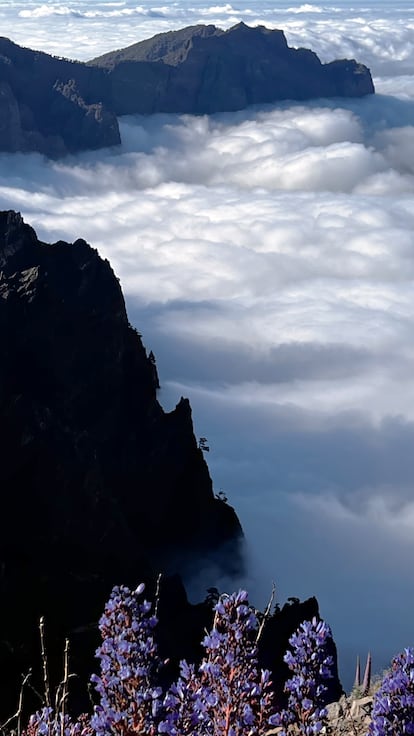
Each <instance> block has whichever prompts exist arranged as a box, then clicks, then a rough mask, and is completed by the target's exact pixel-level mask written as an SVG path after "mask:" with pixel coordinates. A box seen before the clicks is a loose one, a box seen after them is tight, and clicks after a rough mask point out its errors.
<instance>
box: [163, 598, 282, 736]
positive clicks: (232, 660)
mask: <svg viewBox="0 0 414 736" xmlns="http://www.w3.org/2000/svg"><path fill="white" fill-rule="evenodd" d="M214 610H215V614H216V615H215V619H214V625H213V629H212V630H211V632H210V633H209V634H208V635H207V636H206V637H205V638H204V640H203V645H204V647H205V650H206V655H205V657H204V658H203V660H202V662H201V665H200V667H199V668H198V670H195V668H194V667H193V666H190V665H188V664H187V663H186V662H182V663H181V676H180V678H179V680H178V681H177V682H176V683H175V684H174V685H173V686H172V687H171V688H170V690H169V692H168V693H167V695H166V697H165V699H164V718H163V720H162V721H161V722H160V725H159V728H158V730H159V733H165V734H168V736H189V735H190V734H194V735H196V734H202V735H203V736H245V734H249V736H260V735H261V734H264V733H265V732H266V731H267V730H268V722H269V716H270V713H271V695H270V691H269V690H270V680H269V673H268V672H267V671H262V672H261V673H260V674H259V672H258V667H257V646H256V634H257V629H258V621H257V617H256V615H255V613H254V611H253V609H252V608H251V607H250V606H249V604H248V600H247V593H246V592H245V591H239V592H238V593H233V594H232V595H225V596H221V598H220V600H219V601H218V603H217V605H216V606H215V608H214Z"/></svg>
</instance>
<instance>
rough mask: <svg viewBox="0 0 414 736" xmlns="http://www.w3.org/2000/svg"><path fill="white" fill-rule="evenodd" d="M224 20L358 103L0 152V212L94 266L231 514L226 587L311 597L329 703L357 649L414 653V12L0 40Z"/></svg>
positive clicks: (85, 48) (174, 11) (263, 15)
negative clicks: (263, 34) (69, 245)
mask: <svg viewBox="0 0 414 736" xmlns="http://www.w3.org/2000/svg"><path fill="white" fill-rule="evenodd" d="M239 20H244V21H245V22H247V23H249V24H252V25H254V24H256V23H266V24H267V25H269V26H271V27H281V28H284V29H285V31H286V35H287V38H288V41H289V43H290V44H291V45H295V46H299V45H302V46H310V47H312V48H313V49H314V50H315V51H317V52H318V53H319V54H320V56H321V58H322V59H323V60H330V59H332V58H335V57H337V58H342V57H344V56H348V57H349V56H351V57H356V58H357V59H358V60H359V61H361V62H364V63H367V64H368V65H369V66H370V67H371V70H372V72H373V75H374V80H375V83H376V86H377V90H378V92H379V94H377V95H376V96H375V97H370V98H366V99H363V100H348V101H345V100H339V99H336V100H331V101H327V100H317V101H314V102H312V103H307V104H298V103H283V104H279V105H274V106H265V107H262V108H251V109H249V110H246V111H242V112H238V113H232V114H221V115H215V116H212V117H206V116H202V117H197V118H195V117H191V116H178V115H176V116H174V115H157V116H154V117H151V118H143V117H128V118H123V119H122V120H121V121H120V124H121V134H122V139H123V145H122V147H121V148H120V149H116V150H105V151H101V152H97V153H85V154H82V155H79V156H76V157H68V158H66V159H64V160H62V161H59V162H51V161H47V160H45V159H44V158H43V157H41V156H39V155H37V154H31V155H20V154H17V155H6V154H2V155H0V207H1V208H2V209H6V208H13V209H18V210H20V211H21V212H22V213H23V215H24V217H25V219H26V221H27V222H29V223H31V224H32V225H33V226H34V227H35V228H36V230H37V232H38V235H39V237H41V238H42V239H43V240H45V241H47V242H51V241H55V240H58V239H66V240H69V241H73V240H75V239H76V238H78V237H83V238H85V239H86V240H88V241H89V242H90V243H91V244H93V245H94V246H95V247H97V248H98V249H99V251H100V253H101V254H102V255H103V256H105V257H107V258H109V259H110V261H111V263H112V265H113V268H114V270H115V271H116V273H117V275H118V276H119V277H120V278H121V283H122V286H123V289H124V293H125V295H126V301H127V308H128V312H129V316H130V319H131V321H132V322H133V324H134V325H135V326H136V327H137V328H138V329H139V330H140V331H141V332H142V333H143V336H144V342H145V344H146V345H147V347H148V349H152V350H153V351H154V353H155V355H156V359H157V365H158V369H159V374H160V381H161V384H162V390H161V392H160V401H161V403H162V404H163V405H164V407H165V408H166V409H170V408H172V407H173V406H174V405H175V403H176V402H177V401H178V399H179V398H180V396H181V395H185V396H188V397H189V398H190V400H191V404H192V407H193V417H194V422H195V431H196V434H197V436H204V437H207V439H208V442H209V445H210V448H211V451H210V453H209V455H208V457H207V459H208V461H209V467H210V470H211V474H212V477H213V481H214V487H215V490H216V492H219V491H220V490H223V491H225V493H226V494H227V495H228V497H229V501H230V502H231V503H232V504H233V505H234V506H235V507H236V509H237V512H238V514H239V516H240V519H241V521H242V524H243V527H244V529H245V532H246V540H247V541H246V544H247V552H248V559H249V571H248V575H247V576H246V578H244V579H243V580H242V581H238V582H240V584H243V585H246V586H247V587H248V588H249V589H250V591H251V593H252V596H253V599H254V602H256V603H258V604H261V605H263V604H264V602H265V600H266V599H267V597H268V594H269V592H270V588H271V581H272V580H274V581H275V582H276V585H277V594H278V599H279V601H280V602H282V603H283V601H284V600H285V599H286V598H287V596H300V597H302V598H303V597H305V596H310V595H316V596H317V598H318V600H319V603H320V610H321V613H322V615H323V616H324V617H325V618H326V619H327V620H328V621H329V623H330V624H331V626H332V628H333V631H334V635H335V638H336V641H337V643H338V648H339V655H340V667H341V673H342V675H343V679H344V683H345V685H346V686H347V687H349V686H350V685H351V679H352V668H353V663H354V660H355V655H356V653H357V652H359V653H360V654H361V656H364V655H365V653H366V651H367V650H368V649H371V650H372V651H373V655H374V668H375V669H376V670H380V669H381V668H382V667H383V666H385V665H386V664H387V661H388V660H389V658H390V656H391V655H393V654H394V653H395V652H396V651H397V650H398V649H400V648H401V647H403V646H407V645H412V644H413V639H414V625H413V604H414V581H413V573H412V559H413V552H414V494H413V478H414V452H413V447H414V382H413V359H414V346H413V340H412V336H413V315H414V296H413V293H414V292H413V281H414V124H413V121H414V82H413V76H412V74H413V67H414V61H413V59H414V55H413V50H414V9H413V8H412V7H411V8H410V6H409V5H408V4H404V3H402V2H399V3H398V4H397V5H395V4H394V5H391V3H376V4H375V6H374V5H373V4H370V2H366V3H364V4H363V6H361V7H359V5H358V4H357V3H356V2H354V3H350V4H347V3H345V2H342V3H338V4H335V5H329V6H325V5H324V6H320V5H313V4H312V5H311V4H300V3H296V4H295V3H288V2H286V4H285V5H278V7H277V8H275V6H274V5H273V6H272V7H271V6H270V5H269V6H268V5H266V3H265V2H262V1H261V2H257V3H256V2H250V3H248V2H243V3H239V4H238V5H237V6H236V5H234V6H233V5H228V4H226V5H222V6H207V5H206V4H204V3H202V2H194V3H192V4H191V7H190V5H187V4H186V3H184V2H182V0H181V1H178V2H175V3H173V4H172V5H171V6H165V7H164V6H163V7H155V6H151V5H150V4H149V3H142V4H141V5H136V4H135V3H133V2H130V1H129V0H126V1H125V2H107V3H104V2H99V1H98V2H93V3H92V2H86V1H82V0H77V1H74V2H67V3H62V4H59V3H56V2H48V3H43V4H41V3H38V2H32V1H29V2H27V1H26V2H24V3H22V2H2V3H0V21H1V27H2V35H6V36H9V37H11V38H12V39H13V40H15V41H16V42H18V43H21V44H23V45H26V46H30V47H34V48H39V49H42V50H45V51H48V52H51V53H56V54H59V55H62V56H69V57H73V58H75V57H76V58H91V57H93V56H97V55H98V54H100V53H102V52H104V51H107V50H109V49H114V48H119V47H121V46H125V45H128V44H129V43H133V42H134V41H136V40H139V39H140V38H144V37H146V36H149V35H151V34H153V33H156V32H159V31H163V30H167V29H169V28H178V27H181V26H184V25H189V24H193V23H198V22H204V23H206V22H212V23H217V24H219V25H220V26H221V27H223V28H224V27H228V26H230V25H231V24H232V23H234V22H238V21H239ZM207 577H208V576H207ZM215 582H216V581H215V579H214V574H213V573H211V576H210V577H209V579H208V580H207V579H206V576H204V577H203V579H202V580H201V581H200V584H199V586H198V587H197V585H196V584H195V583H194V581H193V590H194V595H203V594H204V591H205V588H206V587H208V586H209V585H212V584H214V583H215ZM223 584H224V583H223Z"/></svg>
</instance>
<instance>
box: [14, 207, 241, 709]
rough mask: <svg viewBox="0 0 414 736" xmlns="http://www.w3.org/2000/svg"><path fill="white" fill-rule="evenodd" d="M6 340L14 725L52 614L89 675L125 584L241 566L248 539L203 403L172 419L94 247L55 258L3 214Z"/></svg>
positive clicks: (184, 404)
mask: <svg viewBox="0 0 414 736" xmlns="http://www.w3.org/2000/svg"><path fill="white" fill-rule="evenodd" d="M114 237H116V233H114ZM0 340H1V346H2V350H1V361H0V448H1V465H0V472H1V484H0V489H1V491H0V494H1V515H0V601H1V606H0V632H1V633H0V691H1V692H2V698H1V706H0V713H1V712H2V713H3V714H4V711H5V710H6V713H5V714H6V715H10V714H11V712H12V708H13V707H15V702H14V701H13V705H11V704H10V703H11V702H12V701H11V700H10V698H12V697H13V696H14V698H16V695H17V694H18V684H16V679H15V678H13V676H12V674H13V672H14V674H15V676H16V678H17V679H18V678H19V677H20V674H21V672H23V671H25V668H28V666H29V665H30V666H33V667H36V665H37V664H38V641H37V638H38V634H37V623H38V620H39V617H40V615H45V616H46V619H47V622H48V625H49V634H50V637H51V638H52V640H53V641H55V644H56V646H53V647H51V648H52V649H53V650H54V651H55V652H57V653H58V659H59V663H60V660H61V652H62V650H61V639H62V636H63V635H66V634H70V637H71V639H72V642H73V647H74V648H73V657H74V661H75V663H76V662H77V664H75V667H76V669H75V671H76V672H78V674H79V673H80V672H81V671H82V667H83V664H82V655H83V652H84V651H85V650H86V648H87V647H86V644H85V641H86V639H85V637H86V638H87V637H88V636H89V634H88V632H89V633H90V628H91V625H92V628H93V627H94V626H95V629H94V631H95V633H96V622H97V620H98V617H99V615H100V613H101V611H102V610H103V604H104V601H105V599H106V598H107V596H108V595H109V592H110V590H111V587H112V585H113V584H115V583H126V584H129V585H132V586H134V587H135V585H136V584H137V583H138V582H139V581H140V580H141V579H143V578H144V579H150V578H151V572H152V569H153V568H154V566H155V569H156V570H160V569H165V568H170V569H171V568H173V567H174V566H175V565H174V563H173V560H174V556H175V558H176V560H177V563H176V566H177V567H179V565H180V555H181V556H184V558H185V556H188V555H189V554H191V557H192V560H193V561H194V560H195V559H197V555H199V556H200V558H201V555H206V556H208V555H213V556H215V557H216V556H217V555H220V551H219V550H220V549H222V546H223V545H225V544H226V543H227V544H228V545H229V546H230V549H229V551H228V556H227V560H228V561H229V564H230V565H232V566H234V567H237V565H238V563H239V561H240V558H237V553H238V539H239V538H240V535H241V527H240V524H239V522H238V519H237V517H236V514H235V512H234V510H233V509H232V508H231V507H230V506H229V505H228V504H226V503H224V502H222V501H221V500H219V499H218V498H216V497H215V496H214V494H213V491H212V484H211V479H210V475H209V472H208V468H207V465H206V463H205V461H204V457H203V453H202V451H201V450H200V449H199V448H198V446H197V442H196V439H195V437H194V433H193V426H192V420H191V409H190V405H189V402H188V400H187V399H183V398H182V399H181V400H180V401H179V403H178V405H177V407H176V409H175V410H174V411H172V412H170V413H165V412H164V411H163V409H162V408H161V406H160V404H159V403H158V401H157V397H156V389H157V386H158V377H157V371H156V368H155V365H154V360H153V356H151V357H149V356H148V355H147V352H146V350H145V348H144V346H143V344H142V341H141V337H140V335H139V334H138V333H137V331H136V330H135V329H134V328H133V327H131V325H130V324H129V322H128V319H127V314H126V311H125V304H124V300H123V296H122V292H121V288H120V285H119V282H118V280H117V279H116V277H115V276H114V273H113V271H112V269H111V267H110V265H109V263H108V262H107V261H104V260H102V259H101V258H100V257H99V255H98V253H97V252H96V250H94V249H92V248H91V247H90V246H89V245H88V244H87V243H86V242H85V241H84V240H77V241H76V242H75V243H73V244H68V243H64V242H58V243H54V244H52V245H47V244H45V243H43V242H40V241H39V240H38V239H37V237H36V234H35V232H34V231H33V230H32V228H31V227H29V226H28V225H26V224H24V222H23V220H22V218H21V217H20V215H18V214H16V213H15V212H10V211H9V212H2V213H0ZM175 590H178V591H179V590H180V586H179V585H178V587H177V585H176V586H175ZM180 597H181V598H182V597H183V595H182V593H179V595H178V599H180ZM184 598H185V594H184ZM187 605H188V604H187ZM184 608H185V606H184ZM184 608H182V611H184ZM188 616H189V614H188V613H187V614H185V615H184V613H183V614H182V620H183V621H185V620H186V618H188ZM180 636H181V635H180V633H179V632H178V633H176V637H177V640H179V639H180ZM182 637H183V638H185V637H184V634H182ZM59 642H60V644H59ZM88 649H89V657H88V661H89V662H90V660H91V659H92V653H93V651H94V647H93V645H90V646H89V647H88ZM79 663H80V664H79ZM8 695H9V696H10V697H8ZM0 717H1V715H0Z"/></svg>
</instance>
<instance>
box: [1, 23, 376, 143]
mask: <svg viewBox="0 0 414 736" xmlns="http://www.w3.org/2000/svg"><path fill="white" fill-rule="evenodd" d="M373 92H374V86H373V83H372V79H371V74H370V72H369V69H367V67H365V66H364V65H363V64H358V63H357V62H356V61H354V60H342V61H335V62H332V63H330V64H321V62H320V60H319V59H318V57H317V56H316V54H314V53H313V52H312V51H309V50H308V49H293V48H290V47H289V46H288V45H287V42H286V38H285V36H284V34H283V31H279V30H269V29H268V28H264V27H263V26H258V27H257V28H250V27H249V26H246V25H245V24H244V23H239V24H238V25H236V26H233V28H230V29H229V30H227V31H222V30H220V29H219V28H216V27H215V26H211V25H210V26H190V27H189V28H183V29H181V30H180V31H170V32H169V33H162V34H159V35H157V36H154V38H151V39H148V40H146V41H142V42H140V43H137V44H134V45H133V46H130V47H128V48H126V49H121V50H119V51H114V52H111V53H109V54H105V55H104V56H101V57H99V58H97V59H94V60H93V61H91V62H89V64H88V65H87V64H83V63H81V62H74V61H70V60H68V59H60V58H57V57H54V56H50V55H48V54H44V53H41V52H38V51H32V50H30V49H25V48H22V47H20V46H17V45H16V44H14V43H12V42H11V41H10V40H8V39H7V38H0V151H11V152H13V151H40V152H41V153H44V154H46V155H48V156H54V157H56V156H62V155H64V154H66V153H75V152H77V151H81V150H84V149H98V148H102V147H104V146H113V145H116V144H118V143H119V142H120V136H119V129H118V123H117V120H116V115H126V114H133V113H141V114H149V113H155V112H172V113H190V114H204V113H214V112H220V111H226V110H240V109H242V108H245V107H247V106H248V105H252V104H263V103H270V102H276V101H278V100H289V99H290V100H309V99H312V98H316V97H335V96H339V97H361V96H363V95H368V94H372V93H373Z"/></svg>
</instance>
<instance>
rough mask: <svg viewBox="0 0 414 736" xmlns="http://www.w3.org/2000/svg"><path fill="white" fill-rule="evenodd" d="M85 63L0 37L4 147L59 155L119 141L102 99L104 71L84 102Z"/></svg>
mask: <svg viewBox="0 0 414 736" xmlns="http://www.w3.org/2000/svg"><path fill="white" fill-rule="evenodd" d="M82 66H84V65H82V64H81V65H78V64H76V63H75V62H69V61H66V60H64V59H57V58H55V57H53V56H49V55H48V54H43V53H40V52H38V51H32V50H31V49H25V48H22V47H20V46H18V45H17V44H14V43H12V42H11V41H10V40H9V39H7V38H0V151H9V152H15V151H39V152H40V153H44V154H46V155H47V156H51V157H57V156H63V155H65V154H66V153H76V152H77V151H82V150H85V149H96V148H102V147H104V146H113V145H116V144H118V143H119V142H120V136H119V128H118V122H117V119H116V116H115V114H114V113H113V112H111V111H110V110H109V109H108V108H107V107H106V106H105V105H104V104H102V101H101V98H100V85H99V76H102V75H99V74H98V75H92V76H93V79H94V81H95V84H94V85H93V86H94V87H95V90H94V92H93V93H92V95H91V98H90V99H89V101H88V102H86V101H85V94H87V92H88V83H87V76H88V75H83V77H82V79H80V80H79V81H80V82H81V86H79V85H78V83H77V82H76V79H77V78H78V76H79V71H80V67H82ZM78 67H79V68H78ZM90 76H91V75H90V74H89V77H90Z"/></svg>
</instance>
